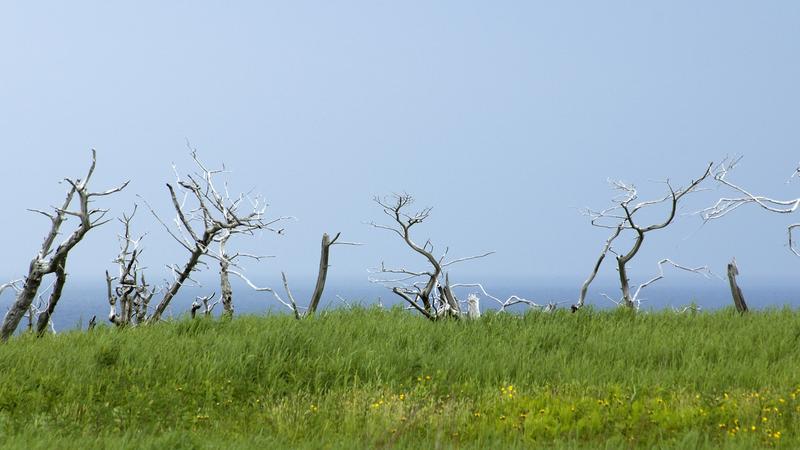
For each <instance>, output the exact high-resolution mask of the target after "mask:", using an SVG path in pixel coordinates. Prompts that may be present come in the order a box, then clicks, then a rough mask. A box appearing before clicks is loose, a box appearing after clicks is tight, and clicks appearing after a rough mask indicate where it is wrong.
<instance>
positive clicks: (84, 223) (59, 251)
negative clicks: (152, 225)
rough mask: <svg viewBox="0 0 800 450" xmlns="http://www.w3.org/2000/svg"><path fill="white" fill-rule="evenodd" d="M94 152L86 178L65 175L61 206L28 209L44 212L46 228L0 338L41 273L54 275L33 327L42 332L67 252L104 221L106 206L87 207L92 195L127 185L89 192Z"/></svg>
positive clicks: (13, 324) (27, 303)
mask: <svg viewBox="0 0 800 450" xmlns="http://www.w3.org/2000/svg"><path fill="white" fill-rule="evenodd" d="M96 160H97V154H96V152H95V151H94V150H92V163H91V165H90V167H89V171H88V173H87V174H86V177H85V178H84V179H83V180H81V179H76V180H72V179H69V178H67V179H66V180H65V181H66V182H67V183H68V184H69V186H70V188H69V191H68V192H67V197H66V198H65V199H64V202H63V203H62V206H61V207H59V208H54V211H53V212H46V211H41V210H32V211H34V212H37V213H39V214H42V215H44V216H45V217H47V218H48V219H50V231H49V232H48V233H47V236H46V237H45V239H44V242H43V243H42V246H41V248H40V249H39V252H38V253H37V254H36V256H35V257H34V258H33V260H32V261H31V263H30V266H29V267H28V274H27V276H26V277H25V283H24V285H23V286H22V289H21V290H20V291H19V293H18V294H17V298H16V300H15V301H14V304H13V305H12V306H11V308H10V309H9V310H8V313H6V316H5V318H4V319H3V325H2V327H0V340H2V341H6V340H8V338H9V337H10V336H11V335H12V334H13V333H14V331H15V330H16V329H17V326H18V325H19V322H20V321H21V320H22V318H23V316H24V315H25V313H26V312H27V311H29V309H30V307H31V303H32V302H33V300H34V299H35V298H36V296H37V293H38V291H39V287H40V286H41V284H42V279H43V278H44V276H45V275H48V274H55V276H56V281H55V284H54V285H53V290H52V293H51V294H50V298H49V300H48V302H47V306H46V307H45V308H44V309H43V310H42V311H41V313H40V314H39V317H38V320H37V326H36V329H37V331H38V332H39V333H42V332H43V331H44V330H45V329H46V328H47V325H48V323H49V321H50V317H51V316H52V314H53V311H54V310H55V308H56V305H57V304H58V301H59V300H60V298H61V293H62V291H63V288H64V285H65V284H66V280H67V272H66V265H67V256H68V255H69V252H70V251H71V250H72V249H73V248H74V247H75V246H76V245H77V244H78V243H79V242H80V241H81V240H82V239H83V238H84V236H86V233H88V232H89V231H90V230H91V229H92V228H95V227H98V226H100V225H102V224H104V223H106V222H108V221H107V220H104V219H103V218H104V216H105V215H106V213H107V212H108V210H106V209H96V208H92V207H91V203H92V200H93V199H94V198H95V197H102V196H106V195H111V194H113V193H116V192H119V191H121V190H122V189H124V188H125V186H127V185H128V182H127V181H126V182H125V183H123V184H122V185H121V186H119V187H116V188H113V189H110V190H107V191H105V192H90V191H89V188H88V184H89V181H90V179H91V177H92V174H93V173H94V169H95V164H96ZM76 197H77V202H78V208H77V209H69V208H70V205H71V204H72V202H73V200H74V199H75V198H76ZM70 216H71V217H76V218H77V219H78V221H79V224H78V226H77V228H76V229H75V230H74V231H73V232H72V233H71V234H70V235H69V236H68V237H67V238H66V239H65V240H64V241H63V242H62V243H61V244H60V245H58V246H57V247H56V248H55V250H54V249H53V245H54V244H55V240H56V237H57V236H58V234H59V231H60V229H61V226H62V225H63V223H64V222H65V221H66V220H67V217H70Z"/></svg>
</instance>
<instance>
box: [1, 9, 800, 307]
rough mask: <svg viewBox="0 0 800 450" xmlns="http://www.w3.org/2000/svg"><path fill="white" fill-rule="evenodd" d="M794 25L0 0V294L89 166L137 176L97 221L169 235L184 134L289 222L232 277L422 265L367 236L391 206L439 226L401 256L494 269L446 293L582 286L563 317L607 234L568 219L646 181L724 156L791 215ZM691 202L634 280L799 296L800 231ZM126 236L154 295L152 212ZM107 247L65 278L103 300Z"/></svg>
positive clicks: (797, 13)
mask: <svg viewBox="0 0 800 450" xmlns="http://www.w3.org/2000/svg"><path fill="white" fill-rule="evenodd" d="M798 23H800V4H798V3H797V2H790V1H786V2H781V1H775V2H759V3H754V2H743V1H724V2H722V1H719V2H694V1H676V2H662V3H659V4H654V3H651V2H571V1H562V2H534V1H507V2H464V1H440V2H427V1H405V2H387V1H361V2H350V1H339V2H329V1H320V2H309V1H300V0H298V1H292V2H261V1H259V2H244V1H242V2H207V1H191V2H189V1H174V2H149V1H137V2H108V1H103V2H81V1H78V2H44V1H43V2H22V1H19V2H15V1H4V2H2V3H0V55H1V58H0V155H2V158H1V160H2V164H0V190H2V192H3V198H4V202H3V208H2V210H1V212H0V214H2V216H0V223H1V224H2V225H0V227H1V228H0V229H2V233H0V248H1V249H2V253H3V257H2V258H0V276H2V277H4V279H10V278H16V277H20V276H23V275H24V274H25V271H26V269H27V267H28V263H29V261H30V259H31V258H32V257H33V256H34V255H35V253H36V251H37V249H38V247H39V245H40V243H41V240H42V239H43V237H44V235H45V233H46V231H47V228H48V223H47V221H46V219H44V218H43V217H41V216H37V215H36V214H33V213H30V212H27V211H26V209H27V208H39V209H44V208H47V207H49V206H51V205H54V204H56V203H58V202H60V201H61V200H62V198H63V196H64V192H65V190H66V187H65V185H64V184H63V183H61V184H59V180H61V179H63V178H64V177H73V178H77V177H81V176H82V175H83V173H84V172H85V170H86V168H87V166H88V162H89V157H90V149H91V148H95V149H97V152H98V161H97V171H96V174H95V177H94V179H93V183H92V186H94V187H95V189H96V190H104V189H107V188H109V187H112V186H114V185H117V184H119V183H121V182H122V181H125V180H128V179H130V180H131V183H130V185H129V186H128V188H127V189H126V190H125V191H123V192H122V193H120V194H118V195H115V196H113V197H107V198H102V199H98V201H97V203H96V205H97V206H98V207H103V208H109V209H110V212H109V215H110V216H112V217H113V216H118V215H120V214H121V213H123V212H125V211H130V209H131V208H132V207H133V204H134V203H138V204H140V205H142V204H143V203H144V202H145V201H146V202H148V203H150V204H151V205H153V208H154V209H155V210H156V211H158V212H159V213H160V214H162V215H163V216H164V217H165V218H166V219H171V218H172V215H171V210H170V208H171V206H170V201H169V197H168V192H167V190H166V187H165V183H167V182H171V181H173V180H174V174H173V171H172V165H173V164H175V166H176V168H177V170H178V171H179V172H181V173H186V172H188V171H190V170H192V161H191V159H190V157H189V153H188V150H187V145H186V142H187V140H188V141H189V142H191V145H192V146H193V147H195V148H197V150H198V152H199V155H200V157H201V158H202V159H203V160H204V161H205V162H206V163H207V164H208V165H209V166H215V167H216V166H221V165H222V163H224V164H225V167H226V168H227V169H229V171H230V173H229V174H227V177H228V178H227V179H228V181H229V183H230V186H231V189H232V190H234V191H237V192H246V191H251V190H252V191H253V192H258V193H261V194H263V195H264V196H265V197H266V198H267V199H268V201H269V203H270V208H269V214H271V215H273V216H284V215H290V216H294V217H296V218H297V221H294V222H292V223H288V224H287V225H286V232H285V235H282V236H277V235H274V234H270V233H265V234H263V235H258V236H256V237H254V238H251V239H244V238H243V239H240V240H238V241H237V242H236V243H235V244H234V245H235V246H236V247H237V248H240V249H242V250H245V251H250V252H252V253H258V254H268V255H274V256H275V258H273V259H269V260H265V261H262V262H260V263H257V264H248V265H247V268H246V269H247V273H248V275H249V276H250V277H251V278H252V279H253V280H254V281H256V282H258V283H262V284H273V285H275V283H276V280H278V277H279V276H280V275H279V274H280V272H281V271H286V273H287V275H288V276H289V278H290V279H292V280H297V282H298V283H304V282H306V281H307V280H312V279H313V278H315V276H316V269H317V264H318V258H319V241H320V237H321V235H322V233H323V232H328V233H336V232H342V236H343V239H346V240H350V241H358V242H362V243H364V244H365V245H364V246H361V247H337V248H335V249H334V251H333V254H332V257H331V258H332V259H331V263H332V267H331V272H330V279H331V280H332V281H333V282H339V283H345V282H346V283H367V281H366V278H367V269H368V268H370V267H376V266H378V265H379V264H380V263H381V261H385V262H386V264H387V265H388V266H394V265H397V266H404V267H407V268H422V267H424V261H423V260H421V259H420V258H419V257H418V256H417V255H414V254H412V253H411V252H410V251H409V250H408V249H407V248H406V247H404V245H403V244H402V242H400V241H399V240H398V239H397V237H396V236H394V235H392V234H389V233H387V232H385V231H381V230H377V229H374V228H372V227H370V226H369V225H367V224H366V222H370V221H381V220H382V219H383V216H382V215H381V213H380V209H379V208H378V207H377V206H376V205H375V204H374V203H373V202H372V197H373V196H375V195H388V194H391V193H393V192H404V191H405V192H408V193H411V194H413V195H414V197H415V198H416V200H417V203H416V205H418V206H419V207H424V206H432V207H433V210H432V214H431V217H430V218H429V220H428V221H426V222H425V223H424V224H421V225H419V226H417V227H416V228H415V229H414V233H415V234H414V236H415V238H416V239H417V240H418V241H420V242H424V241H425V240H426V239H428V238H430V239H431V241H432V242H433V243H434V244H435V246H436V247H435V248H436V251H437V252H441V251H443V250H444V249H445V248H447V247H449V249H450V250H449V254H450V255H452V256H453V257H459V256H468V255H472V254H477V253H482V252H486V251H495V252H496V253H495V254H493V255H491V256H490V257H487V258H485V259H482V260H477V261H471V262H467V263H464V264H463V265H460V266H453V268H452V270H451V272H452V274H453V278H454V279H456V280H458V281H464V282H475V281H484V282H489V281H490V280H491V281H493V282H495V283H499V282H503V280H513V282H514V283H523V284H524V283H531V284H535V283H562V284H566V285H572V284H574V285H575V292H576V297H577V291H578V288H579V285H580V282H581V281H582V280H583V279H584V278H585V277H586V276H587V275H588V273H589V271H590V270H591V267H592V265H593V263H594V261H595V259H596V258H597V256H598V254H599V252H600V249H601V248H602V245H603V242H604V240H605V238H606V236H607V234H608V233H607V230H602V229H596V228H593V227H592V226H590V225H589V223H588V221H587V220H586V218H585V217H583V216H581V214H580V210H581V208H584V207H592V208H598V209H599V208H604V207H607V206H609V205H610V200H611V198H612V197H613V196H614V193H613V192H612V191H611V190H610V189H609V188H608V184H607V179H609V178H612V179H623V180H625V181H627V182H631V183H634V184H636V185H637V186H639V187H640V188H641V192H642V196H643V198H648V197H650V196H656V197H657V196H660V195H663V193H664V188H665V186H664V185H663V184H662V183H659V182H660V181H663V180H665V179H667V178H668V179H669V180H670V181H671V182H672V183H673V184H675V185H676V186H681V185H685V184H686V183H688V182H689V180H690V179H693V178H696V177H697V176H699V175H700V174H701V173H702V172H703V170H704V168H705V166H706V165H707V164H708V163H709V162H711V161H720V160H721V159H722V158H725V157H726V156H731V155H742V156H743V159H742V161H741V163H740V165H739V167H737V169H736V170H735V172H733V173H732V174H731V179H733V180H735V181H737V182H739V183H741V184H742V185H744V186H747V187H748V188H750V189H752V190H754V191H756V192H759V193H764V194H766V195H772V196H775V197H779V198H796V197H798V196H800V181H798V182H795V183H792V184H787V183H786V180H787V179H788V177H789V176H790V175H791V174H792V172H793V171H794V169H795V168H796V167H797V164H798V161H800V154H798V148H800V145H799V144H800V127H798V126H797V124H798V123H800V122H798V120H799V119H800V84H798V82H797V80H800V58H798V57H797V56H798V55H800V27H798V26H797V24H798ZM706 187H708V188H709V190H708V191H704V192H701V193H699V194H697V195H696V196H694V197H692V198H691V199H689V200H688V201H687V202H686V204H685V205H683V206H682V208H681V210H680V213H681V215H680V216H679V217H678V219H677V221H676V223H675V225H674V226H670V227H669V228H667V229H665V230H662V231H659V232H655V233H652V234H651V235H649V236H648V238H647V240H646V242H645V245H644V246H643V249H642V251H641V253H640V254H639V255H638V256H637V257H636V259H635V260H634V261H633V262H632V263H631V269H630V275H631V278H632V282H633V283H634V284H636V282H637V281H639V282H640V281H641V280H643V279H646V278H649V277H651V276H652V275H653V274H654V273H655V272H656V261H658V259H660V258H663V257H669V258H672V259H673V260H675V261H677V262H679V263H681V264H685V265H692V266H696V265H709V267H710V268H711V269H712V271H714V272H716V273H719V274H724V270H725V264H726V263H727V262H728V261H729V260H730V258H732V257H734V256H735V257H736V258H737V262H738V265H739V268H740V270H741V272H742V277H743V279H744V280H745V281H747V282H752V283H775V282H783V283H791V282H793V280H796V277H797V273H798V272H799V271H800V258H797V257H795V256H793V255H792V254H791V253H790V252H789V251H788V249H787V247H786V226H787V225H788V224H789V223H792V222H793V221H800V219H798V218H797V217H791V216H784V215H769V214H765V213H763V212H762V211H758V210H756V209H755V208H750V207H748V208H743V209H741V210H739V211H736V213H734V214H731V215H730V216H728V217H726V218H725V219H724V220H720V221H717V222H712V223H708V224H705V225H703V223H702V220H701V219H700V218H699V217H697V216H693V215H691V214H689V213H691V212H693V211H695V210H697V209H700V208H702V207H705V206H709V205H710V204H711V203H713V201H714V200H715V199H716V198H718V197H720V196H722V195H725V194H727V192H726V191H724V190H721V189H719V188H717V187H716V186H715V185H713V183H709V184H708V185H706ZM664 213H665V211H663V210H659V211H657V212H654V213H653V215H652V216H649V217H652V218H653V220H657V219H658V218H659V217H661V215H663V214H664ZM798 214H800V213H798ZM73 225H74V223H73V222H68V223H67V224H66V225H65V227H64V230H65V231H68V230H71V229H72V226H73ZM134 228H135V230H137V232H138V233H145V232H146V233H148V234H147V236H146V238H145V240H144V243H143V245H144V247H145V249H146V250H145V253H144V255H143V259H144V262H145V264H146V265H147V266H148V268H149V271H150V272H151V273H152V275H151V277H152V278H156V279H158V278H164V277H167V276H168V273H167V271H166V269H165V268H164V266H165V265H166V264H172V263H181V262H183V261H184V260H185V259H186V254H185V251H184V250H182V249H181V248H180V247H179V246H178V244H177V243H175V242H174V241H171V240H170V239H171V238H170V237H169V236H168V235H167V233H166V232H165V231H164V230H163V229H162V228H161V227H160V225H159V224H158V223H157V222H156V221H155V220H154V218H153V217H152V216H151V215H150V214H149V213H148V212H147V211H146V209H144V208H140V211H139V213H138V214H137V217H136V220H135V222H134ZM119 231H120V228H119V226H118V225H117V224H115V223H109V224H107V225H104V226H103V227H101V228H99V229H96V230H92V232H91V233H90V234H89V235H88V236H87V237H86V239H85V241H84V242H82V243H81V244H80V245H79V246H78V247H77V248H76V249H75V250H74V252H73V254H72V256H71V257H70V261H69V264H70V266H69V273H70V275H71V276H72V277H73V279H75V280H82V281H83V282H96V283H98V285H100V284H102V283H103V272H104V270H106V269H111V268H113V266H112V264H111V262H110V261H111V260H112V259H113V258H114V256H115V254H116V249H117V244H116V241H115V239H116V238H115V237H116V234H117V233H118V232H119ZM625 243H629V241H623V242H622V244H625ZM214 273H215V270H214V268H213V267H212V268H210V269H209V270H208V271H206V273H205V274H203V275H200V277H201V278H202V277H209V278H213V276H214ZM614 276H615V273H614V270H613V267H612V266H611V265H607V266H604V267H603V269H602V271H601V278H602V279H608V280H611V279H613V277H614ZM668 280H669V281H663V283H668V282H669V283H676V284H679V283H683V282H690V281H691V280H694V278H693V276H692V275H691V274H677V273H676V274H673V273H670V274H669V278H668ZM509 282H510V281H509Z"/></svg>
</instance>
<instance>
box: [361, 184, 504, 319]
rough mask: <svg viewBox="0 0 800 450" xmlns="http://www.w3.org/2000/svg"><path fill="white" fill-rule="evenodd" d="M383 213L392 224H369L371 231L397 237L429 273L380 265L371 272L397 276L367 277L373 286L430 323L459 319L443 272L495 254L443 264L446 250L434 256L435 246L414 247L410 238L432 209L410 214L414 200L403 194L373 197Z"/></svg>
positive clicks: (450, 289) (429, 243) (459, 311)
mask: <svg viewBox="0 0 800 450" xmlns="http://www.w3.org/2000/svg"><path fill="white" fill-rule="evenodd" d="M373 200H374V201H375V203H377V204H378V205H379V206H380V207H381V208H382V210H383V213H384V214H385V215H387V216H388V217H390V218H391V219H392V221H393V224H392V225H382V224H378V223H375V222H371V223H369V225H371V226H372V227H374V228H378V229H382V230H387V231H390V232H392V233H394V234H396V235H398V236H399V237H400V238H401V239H402V240H403V241H404V242H405V244H406V246H408V247H409V248H410V249H411V250H412V251H414V252H416V253H417V254H419V255H421V256H423V257H424V258H425V260H426V261H427V262H428V264H429V265H430V268H429V269H428V270H419V271H413V270H407V269H404V268H387V267H386V266H385V265H384V264H383V263H381V266H380V267H379V268H376V269H371V270H370V272H371V273H373V274H384V276H385V275H386V274H388V275H397V277H393V278H383V276H381V277H374V276H371V277H370V281H371V282H373V283H379V284H383V285H384V286H386V287H388V288H390V289H391V290H392V292H394V293H395V294H396V295H398V296H399V297H400V298H402V299H403V300H405V301H406V303H408V304H409V306H410V307H412V308H413V309H415V310H417V311H419V312H420V313H422V314H423V315H424V316H425V317H427V318H428V319H431V320H436V319H438V318H440V317H453V318H458V317H460V316H461V307H460V305H459V302H458V300H457V299H456V297H455V295H453V292H452V286H451V285H450V279H449V276H448V274H447V273H446V272H444V269H445V268H446V267H449V266H451V265H453V264H456V263H460V262H463V261H470V260H474V259H479V258H484V257H486V256H489V255H491V254H493V253H494V252H487V253H483V254H480V255H474V256H467V257H464V258H458V259H453V260H450V261H446V260H445V258H446V257H447V253H448V249H445V251H444V253H443V254H442V256H440V257H438V258H437V257H436V256H434V253H433V252H434V247H433V244H432V243H431V241H430V240H427V241H426V242H425V244H423V245H419V244H417V243H416V242H415V241H414V240H413V238H412V237H411V229H412V228H413V227H414V226H415V225H417V224H420V223H422V222H424V221H425V220H426V219H427V218H428V217H429V216H430V212H431V208H430V207H428V208H423V209H422V210H419V211H417V212H414V213H409V212H408V208H409V207H410V206H411V205H412V204H413V203H414V198H413V197H412V196H411V195H409V194H406V193H403V194H394V195H393V196H391V197H388V198H381V197H375V198H374V199H373Z"/></svg>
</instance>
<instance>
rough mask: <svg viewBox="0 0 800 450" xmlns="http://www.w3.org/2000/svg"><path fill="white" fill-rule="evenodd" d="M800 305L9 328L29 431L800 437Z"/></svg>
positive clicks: (306, 437) (789, 440)
mask: <svg viewBox="0 0 800 450" xmlns="http://www.w3.org/2000/svg"><path fill="white" fill-rule="evenodd" d="M799 345H800V314H798V313H797V312H793V311H791V310H788V309H785V310H771V311H763V312H755V313H752V314H748V315H745V316H739V315H738V314H736V313H735V312H733V311H730V310H723V311H718V312H714V313H698V314H675V313H671V312H659V313H649V314H638V315H634V314H630V313H628V312H626V311H612V312H601V311H591V310H587V311H581V312H580V313H578V314H570V313H569V312H566V311H564V312H558V313H555V314H542V313H531V314H527V315H525V316H521V317H520V316H511V315H488V316H487V317H484V318H483V319H481V320H480V321H475V322H444V323H430V322H428V321H426V320H423V319H420V318H419V317H415V316H412V315H410V314H409V313H408V312H404V311H399V310H390V311H383V310H378V309H357V310H354V311H349V312H345V311H340V312H333V313H329V314H327V315H325V316H323V317H320V318H317V319H314V320H307V321H301V322H298V321H296V320H294V319H293V318H291V317H285V316H270V317H239V318H236V319H234V320H232V321H225V320H195V321H190V320H184V321H179V322H174V323H165V324H161V325H158V326H154V327H144V328H140V329H129V330H114V329H109V328H100V329H96V330H95V331H93V332H91V333H85V332H71V333H66V334H64V335H61V336H56V337H47V338H44V339H38V340H37V339H35V338H32V337H30V336H23V337H21V338H18V339H14V340H12V341H11V342H9V343H8V344H6V345H2V346H0V444H3V445H5V446H8V447H25V448H59V447H64V448H76V447H81V448H108V447H145V448H147V447H152V448H167V447H169V448H219V447H231V446H233V447H261V448H264V447H286V448H300V447H307V448H320V447H323V448H324V447H331V448H353V447H358V448H376V447H414V448H432V447H434V446H436V445H439V446H440V447H444V448H448V447H460V448H500V447H503V448H507V447H514V446H516V447H531V446H537V445H538V446H545V447H556V448H620V447H644V448H651V447H654V446H663V447H670V448H696V447H706V448H719V447H728V448H752V447H754V446H765V447H772V446H782V447H786V448H793V447H798V446H800V438H798V432H800V398H799V397H800V349H799Z"/></svg>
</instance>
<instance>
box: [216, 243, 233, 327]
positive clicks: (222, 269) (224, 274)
mask: <svg viewBox="0 0 800 450" xmlns="http://www.w3.org/2000/svg"><path fill="white" fill-rule="evenodd" d="M230 236H231V233H230V231H229V230H225V231H223V234H222V237H221V238H220V240H219V255H220V258H219V284H220V292H221V294H222V297H221V299H222V309H223V314H224V315H225V316H228V317H233V289H232V288H231V276H230V265H231V263H230V259H229V258H228V254H227V252H226V250H225V244H227V243H228V239H229V238H230Z"/></svg>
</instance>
